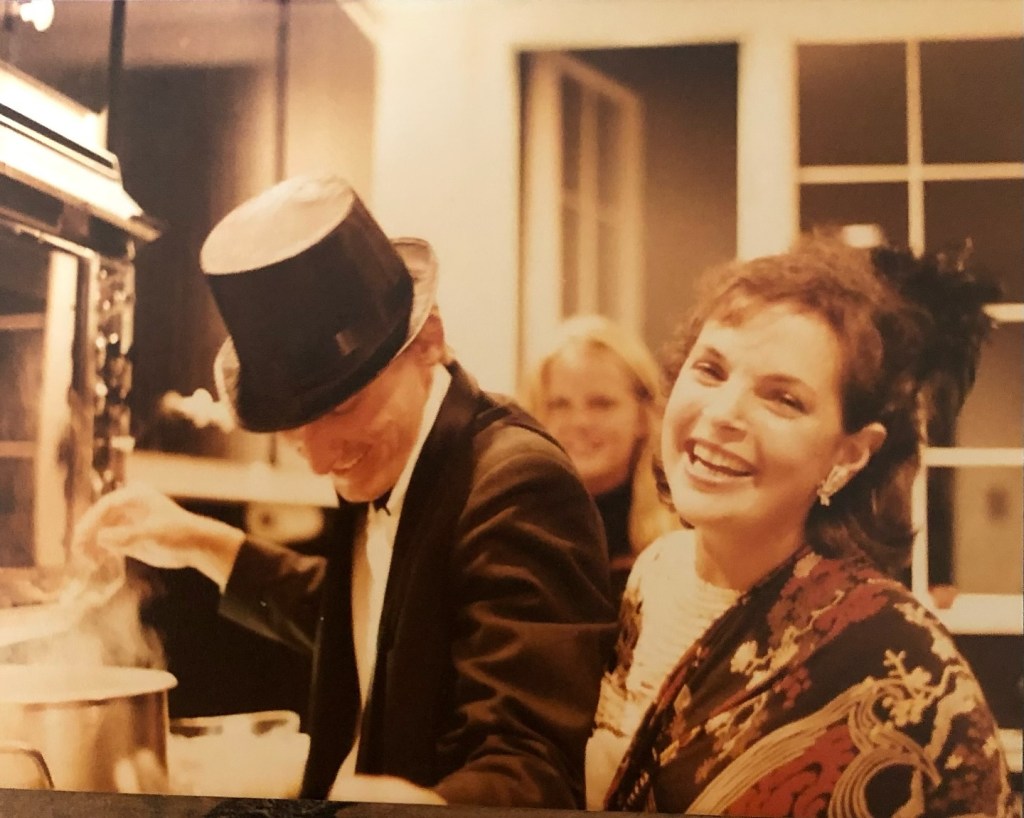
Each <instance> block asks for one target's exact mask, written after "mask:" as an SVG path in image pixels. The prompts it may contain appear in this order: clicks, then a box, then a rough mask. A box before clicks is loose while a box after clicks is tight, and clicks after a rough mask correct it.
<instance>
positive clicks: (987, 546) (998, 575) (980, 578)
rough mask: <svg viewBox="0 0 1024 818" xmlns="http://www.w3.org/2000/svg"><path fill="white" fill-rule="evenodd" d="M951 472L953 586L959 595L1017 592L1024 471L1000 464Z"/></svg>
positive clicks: (1023, 536)
mask: <svg viewBox="0 0 1024 818" xmlns="http://www.w3.org/2000/svg"><path fill="white" fill-rule="evenodd" d="M952 471H953V537H952V542H953V555H952V568H953V571H952V580H953V584H954V585H956V586H957V588H958V589H959V590H960V592H961V593H976V594H1020V593H1021V590H1022V587H1021V572H1020V566H1021V560H1022V547H1021V543H1022V538H1024V526H1022V524H1021V520H1022V516H1024V504H1022V496H1024V479H1022V477H1024V473H1022V472H1021V469H1020V468H999V467H984V468H980V467H966V468H959V469H953V470H952ZM929 502H932V498H931V497H929ZM930 539H931V532H929V540H930Z"/></svg>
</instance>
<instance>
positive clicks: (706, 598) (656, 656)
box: [587, 530, 740, 810]
mask: <svg viewBox="0 0 1024 818" xmlns="http://www.w3.org/2000/svg"><path fill="white" fill-rule="evenodd" d="M694 565H695V546H694V540H693V532H692V531H687V530H682V531H673V532H671V533H669V534H666V535H665V536H663V537H661V538H660V539H658V540H656V541H655V542H653V543H652V544H651V545H650V546H649V547H647V548H646V549H644V551H643V552H641V554H640V556H639V557H638V558H637V561H636V563H635V564H634V566H633V570H632V572H631V574H630V576H629V581H628V582H627V583H626V591H625V595H626V597H627V598H628V597H629V596H630V595H635V596H636V599H637V602H638V603H640V604H641V605H642V607H640V608H639V620H640V621H639V624H640V631H639V635H638V638H637V644H636V648H635V649H634V651H633V661H632V664H631V665H630V667H629V669H628V671H626V672H625V673H623V672H622V671H621V669H620V670H619V671H618V672H612V673H606V674H605V677H604V680H603V681H602V683H601V698H600V701H599V702H598V705H597V714H596V716H595V726H594V733H593V735H592V736H591V737H590V741H589V742H588V744H587V807H588V809H597V810H599V809H602V808H603V805H604V796H605V793H606V792H607V790H608V785H609V784H610V783H611V780H612V777H613V776H614V774H615V770H616V769H617V768H618V766H619V762H620V761H621V760H622V756H623V755H624V753H625V752H626V749H627V748H628V747H629V743H630V741H631V740H632V737H633V734H634V733H635V732H636V729H637V727H638V726H639V724H640V721H641V719H642V718H643V716H644V713H646V712H647V709H648V707H650V705H651V703H652V702H653V701H654V699H655V697H656V696H657V694H658V690H659V689H660V688H661V685H662V682H663V681H664V680H665V677H666V676H668V674H669V672H670V671H671V670H672V668H674V667H675V665H676V663H677V662H678V661H679V659H680V657H681V656H682V655H683V654H684V653H685V652H686V651H687V650H688V649H689V648H690V646H691V645H692V644H693V643H694V642H695V641H696V640H697V639H698V638H699V637H700V636H701V635H702V634H703V633H704V631H706V630H707V628H708V626H709V625H710V624H711V623H712V622H713V621H714V620H715V619H717V618H718V617H719V616H720V615H721V614H722V613H724V612H725V611H726V609H727V608H729V606H730V605H732V604H733V602H735V601H736V599H737V598H738V597H739V595H740V592H739V591H735V590H732V589H730V588H719V587H717V586H715V585H711V584H710V583H708V582H705V581H704V580H702V579H701V578H700V577H698V576H697V572H696V570H695V568H694Z"/></svg>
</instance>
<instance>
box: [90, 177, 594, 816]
mask: <svg viewBox="0 0 1024 818" xmlns="http://www.w3.org/2000/svg"><path fill="white" fill-rule="evenodd" d="M200 261H201V265H202V267H203V270H204V272H205V273H206V274H207V281H208V283H209V284H210V286H211V288H212V292H213V295H214V298H215V300H216V302H217V305H218V308H219V309H220V312H221V314H222V316H223V318H224V321H225V324H226V326H227V329H228V332H229V335H230V337H229V339H228V340H227V341H226V342H225V343H224V346H223V347H222V348H221V350H220V352H219V353H218V355H217V358H216V362H215V374H216V381H217V385H218V387H219V389H220V390H221V392H222V394H223V395H224V396H225V398H226V400H227V401H228V403H229V405H230V407H231V409H232V411H233V413H234V414H235V416H236V417H237V420H238V422H239V424H240V425H241V426H243V427H244V428H247V429H250V430H253V431H261V432H281V433H282V436H283V437H284V438H286V439H287V440H289V441H291V442H293V443H294V445H295V446H297V447H298V449H299V451H300V452H301V453H302V454H303V455H304V456H305V458H306V459H307V460H308V462H309V464H310V466H311V467H312V468H313V470H314V471H316V472H317V473H319V474H328V475H330V477H331V479H332V481H333V483H334V487H335V490H336V492H337V494H338V497H339V505H340V513H339V515H338V523H337V526H336V529H335V531H334V532H333V547H332V548H331V550H330V552H329V553H327V554H325V555H324V556H323V557H315V556H308V555H300V554H298V553H296V552H294V551H292V550H288V549H286V548H282V547H278V546H275V545H273V544H269V543H264V542H257V541H255V540H254V539H252V538H250V537H248V536H247V535H246V534H245V532H242V531H240V530H237V529H235V528H233V527H231V526H229V525H227V524H225V523H222V522H220V521H217V520H213V519H210V518H206V517H201V516H198V515H195V514H192V513H190V512H187V511H186V510H184V509H182V508H181V507H179V506H177V505H176V504H174V503H173V502H172V501H170V500H169V499H167V498H165V497H163V496H162V495H159V494H157V493H155V492H153V491H147V490H143V489H138V488H131V487H129V488H127V489H122V490H119V491H117V492H114V493H112V494H110V495H107V496H106V497H104V498H102V499H101V500H100V501H99V502H98V503H97V504H96V505H95V506H94V507H93V508H92V509H91V510H90V511H89V512H88V513H87V514H86V515H85V517H84V518H83V520H82V521H81V524H80V526H79V531H80V537H79V540H80V541H79V543H78V547H85V548H90V547H91V548H96V547H108V548H111V547H112V548H117V549H120V550H121V551H122V552H124V553H127V554H130V555H132V556H135V557H137V558H139V559H141V560H143V561H145V562H149V563H151V564H154V565H157V566H161V567H177V566H191V567H194V568H197V569H199V570H200V571H202V572H203V573H205V574H206V575H207V576H208V577H210V578H211V579H212V580H214V581H215V582H217V583H218V585H219V586H220V588H221V590H222V592H223V596H222V607H221V610H222V612H223V613H225V614H226V615H228V616H230V617H232V618H234V619H236V620H237V621H240V622H242V623H244V624H246V625H248V626H249V627H252V628H254V629H256V630H258V631H261V632H264V633H266V634H269V635H272V636H274V637H276V638H278V639H282V640H284V641H286V642H288V643H291V644H293V645H295V646H297V647H299V648H301V649H305V650H308V651H312V653H313V657H314V681H313V687H312V690H311V694H310V711H309V719H308V723H309V725H310V734H311V736H310V751H309V757H308V760H307V763H306V768H305V773H304V779H303V786H302V793H301V794H302V795H303V796H305V797H314V798H324V797H330V798H336V799H344V800H381V801H398V802H413V801H420V802H426V803H430V802H433V803H462V804H476V805H499V806H543V807H565V808H582V807H583V804H584V797H583V752H584V746H585V743H586V740H587V737H588V735H589V732H590V727H591V720H592V715H593V710H594V708H595V705H596V702H597V695H598V687H599V683H600V677H601V674H602V672H603V669H604V666H605V664H606V660H607V658H608V653H609V649H610V647H611V644H610V642H611V639H612V636H613V632H614V625H613V621H614V611H613V610H612V607H611V605H610V603H609V601H608V599H609V591H608V566H607V556H606V549H605V544H604V540H603V534H602V533H601V531H602V529H601V522H600V519H599V517H598V515H597V513H596V510H595V509H594V507H593V505H592V503H591V501H590V499H589V496H588V494H587V492H586V490H585V489H584V488H583V486H582V484H581V483H580V481H579V479H578V477H577V476H576V473H575V471H574V470H573V468H572V466H571V465H570V462H569V460H568V458H567V457H566V455H565V454H564V453H563V452H562V450H561V449H560V448H559V447H558V445H557V444H556V443H555V442H554V441H553V439H552V438H551V437H550V436H549V435H548V434H547V433H546V432H544V431H543V430H542V429H541V428H539V427H538V426H537V424H536V422H535V421H534V420H533V419H532V418H530V417H529V416H528V415H527V414H525V413H524V412H523V411H522V410H521V409H520V408H519V407H517V406H516V405H515V404H513V403H511V402H510V401H508V400H506V399H503V398H499V397H496V396H494V395H490V394H488V393H485V392H482V391H481V390H480V389H479V388H478V386H477V385H476V384H475V382H474V381H473V380H472V378H471V377H470V376H469V375H468V374H467V373H466V372H465V371H464V370H463V369H462V368H461V367H460V366H459V365H458V363H456V362H455V361H453V360H450V357H449V355H448V350H447V347H446V345H445V340H444V328H443V324H442V321H441V317H440V315H439V314H438V311H437V308H436V303H435V292H436V280H437V264H436V261H435V258H434V255H433V253H432V251H431V248H430V247H429V245H428V244H427V243H426V242H423V241H421V240H417V239H398V240H395V241H394V242H392V241H389V240H388V239H387V238H386V237H385V235H384V234H383V233H382V232H381V230H380V228H379V227H378V226H377V224H376V223H375V222H374V220H373V218H372V217H371V216H370V214H369V213H368V212H367V210H366V209H365V207H364V206H363V204H362V202H361V201H360V200H359V198H358V196H356V194H355V193H354V192H353V191H352V189H351V188H350V187H349V186H348V184H347V183H346V182H344V181H343V180H341V179H338V178H336V177H301V178H296V179H291V180H287V181H285V182H282V183H280V184H278V185H276V186H274V187H272V188H271V189H269V190H268V191H265V192H264V193H263V194H261V195H259V196H257V197H256V198H254V199H252V200H250V201H248V202H246V203H244V204H243V205H241V206H239V207H238V208H237V209H235V210H234V211H232V212H231V213H229V214H228V215H227V216H226V217H225V218H224V219H223V221H221V222H220V223H219V224H218V225H217V226H216V227H215V228H214V230H213V231H212V232H211V234H210V235H209V237H208V238H207V240H206V242H205V244H204V246H203V249H202V252H201V256H200ZM368 776H373V777H368Z"/></svg>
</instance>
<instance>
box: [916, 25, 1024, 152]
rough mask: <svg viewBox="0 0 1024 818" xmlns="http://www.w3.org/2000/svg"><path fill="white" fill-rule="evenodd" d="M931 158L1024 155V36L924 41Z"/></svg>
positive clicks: (927, 144) (925, 123)
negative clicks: (963, 40) (1018, 37)
mask: <svg viewBox="0 0 1024 818" xmlns="http://www.w3.org/2000/svg"><path fill="white" fill-rule="evenodd" d="M921 107H922V111H921V114H922V121H923V126H924V160H925V161H926V162H1020V161H1022V160H1024V41H1022V40H1019V39H1015V40H976V41H971V42H931V43H922V44H921Z"/></svg>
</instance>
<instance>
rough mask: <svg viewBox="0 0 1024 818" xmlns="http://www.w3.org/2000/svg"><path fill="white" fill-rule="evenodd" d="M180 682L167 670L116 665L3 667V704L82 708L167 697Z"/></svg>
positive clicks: (0, 679) (0, 667) (0, 672)
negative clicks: (85, 704)
mask: <svg viewBox="0 0 1024 818" xmlns="http://www.w3.org/2000/svg"><path fill="white" fill-rule="evenodd" d="M177 684H178V680H177V679H176V678H175V677H174V676H173V675H172V674H171V673H168V672H167V671H166V670H156V669H154V668H141V667H119V666H113V665H75V664H32V665H16V664H3V663H0V704H26V705H29V704H49V705H52V704H80V703H82V702H83V701H92V702H104V701H110V700H112V699H124V698H131V697H134V696H144V695H148V694H151V693H165V692H166V691H168V690H170V689H171V688H173V687H175V686H177Z"/></svg>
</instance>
